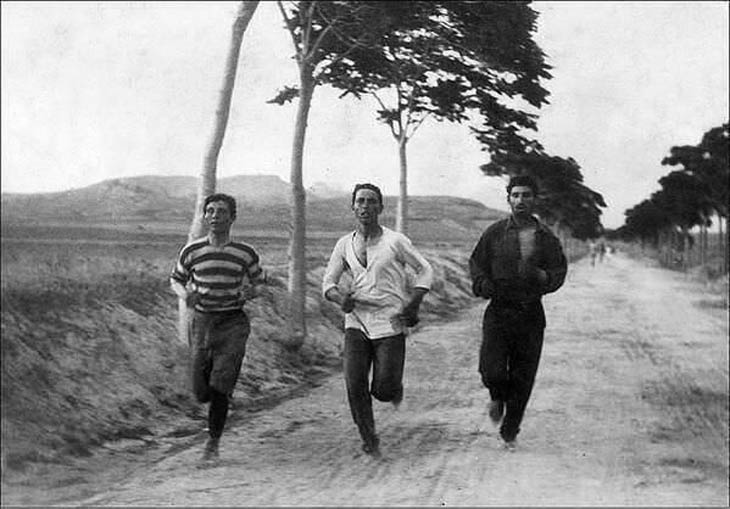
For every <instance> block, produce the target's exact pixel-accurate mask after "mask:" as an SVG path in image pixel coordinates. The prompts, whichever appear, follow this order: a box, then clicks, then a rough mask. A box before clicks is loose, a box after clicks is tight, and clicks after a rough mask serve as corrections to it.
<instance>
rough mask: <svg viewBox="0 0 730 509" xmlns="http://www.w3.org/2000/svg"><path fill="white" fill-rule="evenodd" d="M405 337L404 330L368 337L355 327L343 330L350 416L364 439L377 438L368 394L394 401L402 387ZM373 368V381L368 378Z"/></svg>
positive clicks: (372, 440)
mask: <svg viewBox="0 0 730 509" xmlns="http://www.w3.org/2000/svg"><path fill="white" fill-rule="evenodd" d="M405 356H406V341H405V336H403V334H399V335H397V336H389V337H387V338H382V339H373V340H371V339H368V338H367V337H366V336H365V334H363V333H362V331H360V330H358V329H346V330H345V350H344V354H343V369H344V372H345V384H346V386H347V400H348V401H349V403H350V412H351V413H352V419H353V420H354V421H355V424H356V425H357V429H358V430H359V432H360V436H361V437H362V439H363V441H364V442H365V443H372V442H374V441H376V440H377V438H376V434H375V421H374V419H373V405H372V399H371V397H370V395H371V394H372V396H373V397H375V399H377V400H379V401H393V400H394V399H396V398H397V397H399V396H400V395H401V394H402V391H403V365H404V363H405ZM371 366H372V369H373V379H372V384H371V383H370V381H369V375H370V368H371Z"/></svg>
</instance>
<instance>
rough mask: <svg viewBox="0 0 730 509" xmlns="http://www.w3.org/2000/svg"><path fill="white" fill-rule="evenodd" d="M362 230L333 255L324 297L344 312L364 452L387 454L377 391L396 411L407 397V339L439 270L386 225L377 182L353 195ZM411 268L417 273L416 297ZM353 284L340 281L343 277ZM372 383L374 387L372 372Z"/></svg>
mask: <svg viewBox="0 0 730 509" xmlns="http://www.w3.org/2000/svg"><path fill="white" fill-rule="evenodd" d="M352 211H353V213H354V214H355V219H356V221H357V227H356V229H355V231H353V232H352V233H348V234H347V235H345V236H343V237H341V238H340V239H339V240H338V241H337V244H336V245H335V247H334V249H333V251H332V255H331V256H330V259H329V263H328V264H327V270H326V271H325V274H324V278H323V281H322V293H323V295H324V297H325V298H326V299H327V300H329V301H332V302H335V303H337V304H339V305H340V307H341V308H342V310H343V311H344V312H345V348H344V354H343V357H344V358H343V368H344V375H345V383H346V386H347V398H348V401H349V404H350V411H351V413H352V418H353V420H354V421H355V424H356V425H357V428H358V430H359V432H360V436H361V438H362V440H363V446H362V448H363V451H365V453H367V454H370V455H373V456H375V457H379V456H380V448H379V444H380V440H379V439H378V436H377V434H376V432H375V421H374V418H373V408H372V399H371V397H370V395H371V394H372V395H373V396H374V397H375V398H376V399H378V400H380V401H390V402H392V403H393V404H394V405H395V406H396V408H397V406H398V405H399V404H400V402H401V400H402V399H403V366H404V362H405V351H406V343H405V337H406V334H407V332H408V328H409V327H413V326H414V325H416V323H418V310H419V307H420V305H421V301H422V300H423V297H424V295H426V293H427V292H428V291H429V289H430V288H431V281H432V279H433V269H432V268H431V265H430V264H429V263H428V261H426V259H425V258H424V257H423V256H422V255H421V254H420V253H419V252H418V251H417V250H416V249H415V248H414V247H413V245H412V244H411V241H410V240H409V239H408V238H407V237H406V236H405V235H403V234H401V233H397V232H395V231H393V230H390V229H388V228H386V227H383V226H380V224H379V222H378V217H379V216H380V214H381V212H382V211H383V195H382V193H381V192H380V189H379V188H378V187H377V186H374V185H373V184H357V185H356V186H355V189H354V191H353V192H352ZM406 266H410V267H411V268H413V269H414V270H415V271H416V278H415V281H414V283H413V286H414V289H413V291H412V293H411V292H409V288H408V276H407V273H406ZM345 272H347V273H349V276H350V277H351V279H352V283H351V285H350V287H349V288H348V289H347V290H344V289H340V288H339V287H338V283H339V282H340V278H341V276H342V275H343V273H345ZM371 366H372V369H373V377H372V384H370V383H369V374H370V368H371Z"/></svg>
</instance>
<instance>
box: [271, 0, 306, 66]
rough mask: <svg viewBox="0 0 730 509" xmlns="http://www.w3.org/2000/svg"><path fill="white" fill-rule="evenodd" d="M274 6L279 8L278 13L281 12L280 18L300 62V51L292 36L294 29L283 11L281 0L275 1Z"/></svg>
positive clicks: (295, 39) (294, 37) (294, 36)
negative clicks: (284, 24)
mask: <svg viewBox="0 0 730 509" xmlns="http://www.w3.org/2000/svg"><path fill="white" fill-rule="evenodd" d="M276 5H278V6H279V11H280V12H281V16H282V17H283V18H284V23H286V29H287V30H288V31H289V34H290V35H291V40H292V43H293V44H294V51H295V52H296V55H297V60H300V58H301V57H300V49H299V45H298V44H297V37H296V35H294V29H293V28H292V26H293V23H292V21H291V19H290V18H289V16H287V14H286V10H284V6H283V5H282V3H281V0H277V1H276Z"/></svg>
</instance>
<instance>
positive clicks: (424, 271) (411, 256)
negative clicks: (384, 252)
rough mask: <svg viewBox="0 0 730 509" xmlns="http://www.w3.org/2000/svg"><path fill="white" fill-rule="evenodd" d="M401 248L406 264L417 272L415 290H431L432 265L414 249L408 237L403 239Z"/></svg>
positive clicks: (414, 283)
mask: <svg viewBox="0 0 730 509" xmlns="http://www.w3.org/2000/svg"><path fill="white" fill-rule="evenodd" d="M399 247H400V251H401V256H402V257H403V260H404V261H405V263H406V264H407V265H408V266H410V267H411V268H412V269H413V270H415V271H416V277H415V279H414V280H413V286H414V287H415V288H423V289H425V290H430V289H431V285H432V284H433V267H432V266H431V264H430V263H429V262H428V260H426V258H424V256H423V255H422V254H421V253H419V252H418V250H417V249H416V248H415V247H413V244H412V243H411V241H410V240H409V239H408V238H407V237H405V236H404V237H402V238H401V242H400V243H399Z"/></svg>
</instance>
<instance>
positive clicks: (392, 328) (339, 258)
mask: <svg viewBox="0 0 730 509" xmlns="http://www.w3.org/2000/svg"><path fill="white" fill-rule="evenodd" d="M382 228H383V234H382V235H381V236H379V237H378V238H376V239H374V240H368V242H367V245H366V251H367V267H363V265H362V264H361V263H360V261H359V260H358V258H357V256H356V255H355V249H354V240H355V234H356V232H352V233H348V234H347V235H344V236H343V237H341V238H340V239H339V240H338V241H337V244H335V247H334V249H333V250H332V255H331V256H330V259H329V263H328V264H327V270H326V271H325V273H324V278H323V280H322V294H323V295H324V294H326V293H327V291H329V290H330V289H332V288H335V287H337V286H338V283H339V282H340V277H341V276H342V274H343V273H344V272H345V271H349V272H350V275H351V276H352V282H351V284H350V287H349V288H347V289H346V290H344V291H345V293H347V292H351V293H352V297H353V298H354V299H355V309H354V310H353V311H352V312H351V313H346V314H345V328H355V329H360V330H361V331H363V333H364V334H365V336H367V337H368V338H370V339H378V338H383V337H387V336H394V335H396V334H401V333H406V332H407V331H406V330H405V328H404V327H403V326H401V325H400V324H399V323H396V324H394V323H391V318H392V317H393V316H394V315H396V314H398V313H400V312H401V311H402V310H403V308H404V307H405V305H406V304H408V302H409V300H410V296H409V292H408V273H407V271H406V266H410V267H411V268H412V269H413V270H414V271H415V272H416V277H415V279H414V281H413V286H414V287H416V288H425V289H426V290H429V289H430V288H431V283H432V281H433V268H432V267H431V264H430V263H428V261H427V260H426V259H425V258H424V257H423V256H422V255H421V254H420V253H419V252H418V251H417V250H416V249H415V248H414V247H413V244H411V241H410V240H409V239H408V237H406V236H405V235H403V234H401V233H398V232H395V231H393V230H391V229H389V228H386V227H382Z"/></svg>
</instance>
